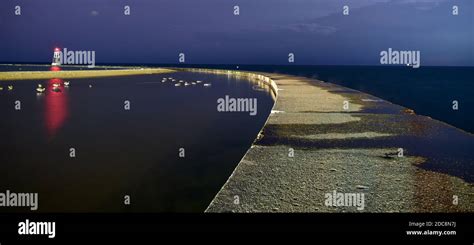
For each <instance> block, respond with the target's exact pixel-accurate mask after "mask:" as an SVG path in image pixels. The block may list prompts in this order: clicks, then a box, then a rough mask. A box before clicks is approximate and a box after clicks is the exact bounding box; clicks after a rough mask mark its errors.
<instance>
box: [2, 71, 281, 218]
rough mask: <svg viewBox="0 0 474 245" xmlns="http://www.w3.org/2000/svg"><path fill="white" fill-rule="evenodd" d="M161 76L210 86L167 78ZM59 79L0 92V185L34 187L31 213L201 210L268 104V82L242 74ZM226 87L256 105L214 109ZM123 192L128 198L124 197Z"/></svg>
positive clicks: (262, 119)
mask: <svg viewBox="0 0 474 245" xmlns="http://www.w3.org/2000/svg"><path fill="white" fill-rule="evenodd" d="M24 70H25V69H24ZM163 77H173V78H175V79H176V80H177V81H179V80H184V81H187V82H192V81H196V80H201V81H203V83H207V82H209V83H212V86H211V87H207V88H206V87H203V86H202V85H194V86H187V87H185V86H181V87H175V86H174V84H173V83H170V82H165V83H162V82H161V81H162V79H163ZM64 82H65V81H62V80H61V79H51V80H43V81H16V86H15V90H14V91H10V92H5V91H4V92H1V93H0V114H1V115H2V120H0V135H2V137H1V139H0V147H1V149H2V151H0V163H1V164H0V189H7V188H8V189H9V190H12V191H18V192H20V191H21V192H38V193H39V200H40V203H39V207H40V208H39V210H38V211H39V212H163V211H172V212H183V211H186V212H202V211H204V210H205V208H206V207H207V205H208V204H209V203H210V201H211V200H212V198H213V197H214V196H215V194H216V193H217V192H218V191H219V189H220V188H221V186H222V185H223V184H224V183H225V181H226V180H227V178H228V177H229V175H230V174H231V173H232V171H233V169H234V168H235V166H236V165H237V163H238V162H239V161H240V159H241V158H242V156H243V155H244V154H245V152H246V151H247V149H248V147H249V146H250V145H251V143H252V142H253V140H254V139H255V137H256V135H257V134H258V131H259V130H260V129H261V127H262V126H263V124H264V122H265V120H266V119H267V117H268V114H269V113H270V110H271V107H272V106H273V100H272V98H271V96H269V94H268V91H270V90H269V89H268V87H265V85H264V84H260V85H259V84H258V83H250V82H249V81H248V80H247V79H246V78H244V77H241V78H237V77H233V76H222V75H216V74H204V73H191V72H177V73H172V74H163V75H159V74H157V75H143V76H128V77H113V78H112V77H110V78H94V79H74V80H71V81H70V82H71V83H70V85H69V87H65V86H64ZM38 83H41V84H42V85H43V86H44V87H45V88H46V90H45V91H44V92H43V93H41V94H37V92H36V88H37V86H38ZM54 84H60V85H59V86H58V88H59V89H60V90H61V92H53V91H52V90H53V88H54ZM90 84H91V85H93V86H92V87H89V85H90ZM254 85H258V86H261V87H262V88H264V89H263V90H261V89H258V90H254V89H253V87H254ZM225 95H229V96H232V97H240V98H248V97H251V98H257V100H258V114H257V115H256V116H249V114H248V113H220V112H218V111H217V103H216V101H217V99H218V98H221V97H223V96H225ZM15 100H21V102H22V110H21V111H15V110H14V109H13V104H14V101H15ZM125 100H128V101H130V102H131V104H130V105H131V109H130V110H124V101H125ZM71 147H74V148H75V149H76V157H75V158H71V157H70V156H69V148H71ZM180 148H184V149H185V157H184V158H180V157H179V155H178V153H179V151H178V149H180ZM125 195H130V196H131V200H132V205H130V206H124V204H123V198H124V196H125ZM2 211H3V210H2ZM21 211H25V210H21Z"/></svg>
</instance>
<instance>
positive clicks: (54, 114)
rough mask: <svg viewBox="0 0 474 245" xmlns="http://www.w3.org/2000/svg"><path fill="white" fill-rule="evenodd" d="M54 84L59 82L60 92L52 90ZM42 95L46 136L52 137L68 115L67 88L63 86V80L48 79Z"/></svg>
mask: <svg viewBox="0 0 474 245" xmlns="http://www.w3.org/2000/svg"><path fill="white" fill-rule="evenodd" d="M55 84H59V85H58V86H59V90H60V92H54V91H53V88H54V85H55ZM44 95H45V97H44V117H45V120H44V121H45V126H46V130H47V132H48V136H49V138H52V137H54V135H55V134H56V132H57V131H58V129H60V128H61V126H62V125H63V124H64V121H65V120H66V118H67V116H68V101H67V100H68V98H67V90H66V89H65V88H64V83H63V80H62V79H58V78H54V79H50V80H49V81H48V84H47V86H46V91H45V94H44Z"/></svg>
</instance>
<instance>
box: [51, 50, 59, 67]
mask: <svg viewBox="0 0 474 245" xmlns="http://www.w3.org/2000/svg"><path fill="white" fill-rule="evenodd" d="M51 65H52V66H60V65H61V50H59V48H55V49H54V54H53V62H52V63H51Z"/></svg>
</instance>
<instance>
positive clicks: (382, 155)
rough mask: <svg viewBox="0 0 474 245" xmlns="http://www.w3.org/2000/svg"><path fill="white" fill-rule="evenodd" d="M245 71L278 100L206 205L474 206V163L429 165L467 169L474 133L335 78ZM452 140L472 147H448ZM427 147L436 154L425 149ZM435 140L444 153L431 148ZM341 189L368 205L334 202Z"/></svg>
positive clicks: (248, 208)
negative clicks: (473, 180) (331, 196)
mask: <svg viewBox="0 0 474 245" xmlns="http://www.w3.org/2000/svg"><path fill="white" fill-rule="evenodd" d="M190 71H196V70H190ZM233 73H239V74H240V75H243V74H246V73H245V72H240V71H239V72H233ZM246 76H250V77H257V78H258V79H259V80H264V81H266V82H267V83H269V84H270V85H271V86H272V87H273V89H274V90H276V91H275V92H276V94H277V97H276V103H275V105H274V108H273V110H272V113H271V115H270V116H269V119H268V121H267V123H266V124H265V126H264V127H263V129H262V131H261V134H260V135H259V136H258V137H257V139H256V140H255V142H254V144H253V145H252V146H251V148H250V149H249V150H248V152H247V153H246V154H245V156H244V157H243V158H242V160H241V161H240V162H239V163H238V165H237V167H236V168H235V170H234V172H233V173H232V175H231V176H230V177H229V179H228V180H227V182H226V183H225V184H224V186H223V187H222V188H221V190H220V191H219V192H218V193H217V195H216V196H215V198H214V199H213V201H212V202H211V203H210V205H209V207H208V208H207V210H206V212H473V211H474V194H473V193H474V187H473V184H472V183H470V182H469V181H466V179H470V178H472V171H471V172H469V171H467V170H466V171H464V172H463V171H462V170H461V171H458V172H459V173H460V174H450V173H449V171H447V172H446V171H444V172H443V171H442V170H439V171H432V170H430V169H429V168H427V167H426V166H429V164H431V163H432V162H436V163H438V164H439V163H440V162H441V164H445V165H446V166H450V167H451V166H452V168H459V169H462V168H465V169H468V168H469V166H465V165H462V164H461V163H463V161H464V162H466V161H467V162H468V164H469V162H470V158H469V157H470V156H467V158H468V159H467V160H466V156H463V155H462V154H463V152H464V153H466V151H467V149H468V148H469V147H471V149H472V146H473V145H474V137H473V135H472V134H469V133H466V132H464V131H462V130H459V129H457V128H454V127H452V126H450V125H447V124H445V123H442V122H439V121H436V120H433V119H431V118H429V117H426V116H421V115H416V114H415V113H414V112H413V111H412V110H409V109H406V108H403V107H401V106H398V105H394V104H391V103H390V102H387V101H384V100H381V99H379V98H376V97H374V96H371V95H368V94H365V93H361V92H359V91H354V90H351V89H347V88H344V87H340V86H337V85H334V84H330V83H325V82H322V81H318V80H314V79H308V78H303V77H295V76H290V75H281V74H265V73H260V74H255V73H252V72H249V73H248V74H247V75H246ZM446 138H452V139H457V140H452V141H449V142H447V141H446ZM413 142H415V143H413ZM422 144H426V145H425V148H423V147H421V146H423V145H422ZM443 144H451V145H450V146H449V147H446V148H453V145H452V144H455V145H454V148H456V147H458V148H461V149H464V150H461V151H456V152H453V153H452V154H451V153H449V152H446V154H444V155H443V152H442V149H443V148H442V147H443V146H444V145H443ZM456 144H457V145H456ZM420 145H421V146H420ZM438 146H439V147H438ZM430 147H431V148H430ZM436 147H438V148H436ZM419 148H420V149H427V151H426V152H428V153H427V154H419V153H418V152H422V151H419V150H417V149H419ZM400 149H401V150H402V151H403V153H402V154H401V155H400V154H399V153H400ZM431 149H433V151H435V150H438V151H440V150H439V149H441V152H440V153H439V154H438V155H436V154H433V155H432V154H430V153H429V152H430V150H431ZM292 153H293V154H292ZM443 161H444V162H443ZM456 164H458V165H456ZM470 164H471V165H472V163H470ZM450 167H448V168H447V169H448V170H449V169H451V168H450ZM453 171H454V170H453ZM454 172H456V171H454ZM458 172H456V173H458ZM334 191H336V192H339V193H359V194H360V193H363V194H364V199H365V200H364V202H365V203H364V209H363V210H358V209H356V207H352V206H330V205H327V203H326V200H327V198H326V197H327V196H326V195H327V194H328V193H333V192H334Z"/></svg>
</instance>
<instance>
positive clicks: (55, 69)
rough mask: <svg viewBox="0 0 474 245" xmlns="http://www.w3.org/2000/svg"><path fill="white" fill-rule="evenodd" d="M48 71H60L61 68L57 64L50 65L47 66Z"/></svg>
mask: <svg viewBox="0 0 474 245" xmlns="http://www.w3.org/2000/svg"><path fill="white" fill-rule="evenodd" d="M49 70H50V71H60V70H61V67H59V66H51V68H49Z"/></svg>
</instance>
